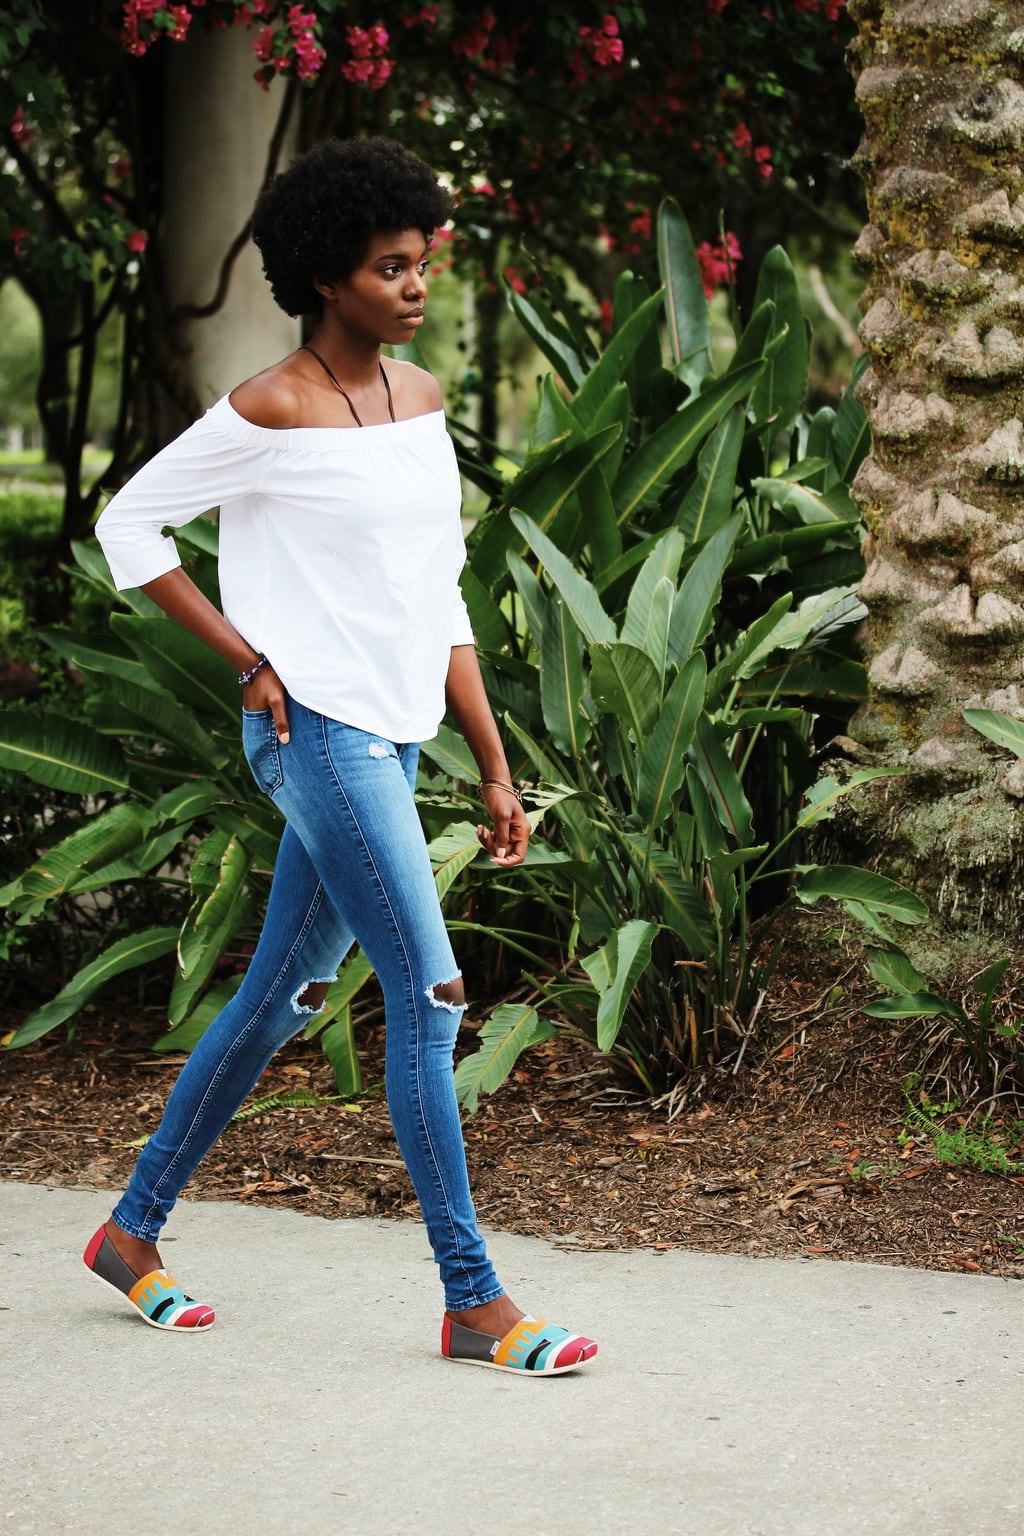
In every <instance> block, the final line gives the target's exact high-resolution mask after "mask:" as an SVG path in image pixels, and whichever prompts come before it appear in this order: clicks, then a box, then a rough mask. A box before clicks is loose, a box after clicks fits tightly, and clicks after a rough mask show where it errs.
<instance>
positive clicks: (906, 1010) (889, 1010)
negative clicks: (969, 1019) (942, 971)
mask: <svg viewBox="0 0 1024 1536" xmlns="http://www.w3.org/2000/svg"><path fill="white" fill-rule="evenodd" d="M861 1012H862V1013H866V1014H869V1015H870V1017H871V1018H873V1019H955V1020H957V1021H959V1020H962V1019H963V1016H964V1015H963V1010H962V1009H961V1008H958V1007H957V1006H956V1004H955V1003H951V1002H950V1001H949V999H948V998H945V997H938V996H937V995H936V994H935V993H934V992H911V993H906V994H901V995H899V996H897V997H882V998H879V999H878V1001H877V1002H875V1003H865V1005H864V1007H863V1008H862V1009H861Z"/></svg>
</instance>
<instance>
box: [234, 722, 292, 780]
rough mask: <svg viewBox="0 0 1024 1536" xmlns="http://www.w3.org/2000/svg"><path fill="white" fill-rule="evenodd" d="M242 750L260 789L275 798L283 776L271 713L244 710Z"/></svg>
mask: <svg viewBox="0 0 1024 1536" xmlns="http://www.w3.org/2000/svg"><path fill="white" fill-rule="evenodd" d="M242 750H243V751H244V753H245V757H246V761H247V763H248V764H249V769H250V772H251V773H252V776H253V778H254V779H255V780H256V785H257V788H259V789H261V790H262V791H263V793H264V794H265V795H270V796H271V797H272V796H273V795H274V794H275V792H276V791H277V790H279V789H280V788H281V785H282V784H283V783H284V772H283V770H282V768H281V744H280V742H279V741H278V739H277V730H276V727H275V725H274V716H273V714H272V712H271V711H270V710H269V709H260V710H251V709H243V711H242Z"/></svg>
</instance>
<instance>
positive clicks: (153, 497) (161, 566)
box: [96, 381, 288, 741]
mask: <svg viewBox="0 0 1024 1536" xmlns="http://www.w3.org/2000/svg"><path fill="white" fill-rule="evenodd" d="M251 382H252V383H256V382H257V381H251ZM278 393H279V391H278ZM260 424H261V423H260V422H256V423H251V424H249V423H247V422H246V421H245V420H242V419H240V417H239V415H238V413H237V412H235V411H234V410H233V409H231V410H225V408H224V405H223V404H220V405H219V406H218V407H217V408H216V409H215V410H214V411H212V412H208V413H207V415H206V416H204V417H201V418H200V420H199V421H197V422H194V423H193V425H192V426H191V427H189V428H188V429H187V430H186V431H185V432H183V433H182V434H181V436H180V437H178V438H176V439H175V440H174V442H173V443H169V444H168V446H167V447H166V448H164V449H162V450H161V452H160V453H158V454H157V455H156V457H155V458H153V459H151V460H150V461H149V463H148V464H146V465H144V466H143V468H142V469H140V470H139V472H138V473H137V474H136V475H134V476H133V477H132V479H131V480H129V482H128V484H127V485H125V486H124V487H122V489H121V490H120V491H118V492H117V494H116V495H115V496H114V497H112V499H111V500H110V502H109V503H108V504H107V506H106V507H105V508H104V510H103V512H102V513H101V514H100V517H99V520H98V522H97V524H96V534H97V537H98V538H99V541H100V544H101V546H102V548H103V553H104V555H105V556H106V558H107V563H108V565H109V566H110V570H111V574H112V576H113V578H114V585H115V586H116V587H117V588H118V589H119V590H123V589H124V588H126V587H140V588H141V589H142V591H143V592H145V593H146V594H147V596H149V597H151V598H152V599H153V601H154V602H155V603H157V604H158V606H159V607H161V608H162V609H163V610H164V612H165V613H166V614H167V615H168V616H169V617H170V618H172V619H174V620H175V621H176V622H177V623H179V624H181V625H183V626H184V628H185V629H187V630H189V631H190V632H191V633H192V634H193V635H195V636H196V637H197V638H198V639H200V640H202V641H203V643H204V644H206V645H208V646H209V647H210V649H211V650H213V651H215V652H216V653H217V655H218V656H222V657H223V658H224V660H225V661H227V662H228V663H229V664H230V665H231V666H232V667H233V668H234V670H235V671H236V672H238V673H241V672H248V671H250V670H251V669H252V667H253V666H254V665H255V663H256V661H257V660H258V652H257V651H256V650H255V649H254V647H253V646H252V645H251V644H250V642H249V641H248V640H246V639H245V638H244V636H242V635H240V634H239V632H238V631H237V630H236V629H235V627H234V625H233V624H232V623H231V622H230V620H229V619H227V618H225V616H224V615H223V614H222V613H221V612H220V611H219V609H217V608H216V607H215V606H214V605H213V603H211V602H210V601H209V599H208V598H207V597H205V596H204V595H203V593H202V592H201V591H200V590H199V588H198V587H197V586H196V585H195V583H194V582H193V581H192V580H191V578H190V577H189V576H188V575H187V574H186V573H185V571H183V570H182V568H181V563H180V560H179V558H178V552H177V550H176V549H175V547H174V543H173V540H172V539H170V538H167V537H166V536H165V535H164V533H163V530H164V528H168V527H170V528H180V527H182V526H184V524H186V523H189V522H191V521H192V519H193V518H195V517H197V516H199V514H200V513H202V512H205V511H206V510H207V509H208V508H210V507H215V506H221V505H223V504H224V503H225V502H230V501H233V500H235V499H237V498H239V497H242V496H246V495H249V494H251V492H252V491H253V489H254V488H255V487H257V486H258V485H259V484H260V483H261V480H262V478H263V475H264V471H265V466H266V457H267V454H268V451H270V450H269V449H268V445H267V442H266V440H265V436H264V434H260V433H258V432H257V433H255V434H254V433H253V432H252V431H251V425H260ZM271 661H272V658H271ZM285 699H286V695H285V691H284V687H283V685H282V683H281V680H280V678H279V677H278V676H277V674H276V673H275V672H274V670H273V667H272V665H265V666H262V667H261V668H260V670H259V671H258V672H257V674H256V676H255V677H254V678H253V680H252V682H251V683H250V684H248V685H247V686H246V687H245V688H244V689H243V690H242V703H243V705H244V707H245V708H246V709H271V710H272V711H273V715H274V723H275V725H276V727H277V732H278V736H279V738H280V739H281V740H282V741H287V740H288V718H287V714H286V710H285Z"/></svg>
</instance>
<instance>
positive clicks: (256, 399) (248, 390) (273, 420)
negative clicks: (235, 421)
mask: <svg viewBox="0 0 1024 1536" xmlns="http://www.w3.org/2000/svg"><path fill="white" fill-rule="evenodd" d="M228 399H229V401H230V402H231V406H232V409H233V410H236V411H237V412H238V414H239V416H243V417H244V418H245V420H246V421H248V422H251V423H252V425H253V426H254V427H275V428H277V429H278V430H281V429H283V428H286V427H293V426H295V424H296V422H297V421H298V419H299V411H300V405H301V402H300V397H299V391H298V389H297V388H296V383H295V377H294V374H293V372H292V370H291V369H290V368H289V367H288V366H287V362H285V363H275V365H274V367H273V368H265V369H264V370H263V372H262V373H257V374H254V375H253V377H252V378H251V379H246V381H245V383H244V384H239V385H237V386H236V387H235V388H234V389H233V390H232V391H231V393H230V395H229V396H228Z"/></svg>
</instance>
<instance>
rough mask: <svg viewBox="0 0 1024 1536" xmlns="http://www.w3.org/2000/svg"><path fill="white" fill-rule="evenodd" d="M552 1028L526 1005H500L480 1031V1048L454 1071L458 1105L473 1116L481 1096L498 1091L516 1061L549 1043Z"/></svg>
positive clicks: (552, 1026)
mask: <svg viewBox="0 0 1024 1536" xmlns="http://www.w3.org/2000/svg"><path fill="white" fill-rule="evenodd" d="M554 1033H555V1027H554V1025H553V1024H548V1023H546V1022H545V1021H544V1020H543V1019H541V1018H540V1017H539V1016H538V1013H537V1010H536V1008H531V1007H529V1006H528V1005H527V1004H525V1003H502V1004H501V1006H500V1007H499V1008H495V1010H494V1012H493V1013H492V1014H491V1017H490V1018H489V1019H488V1020H487V1022H486V1023H485V1024H484V1026H483V1028H482V1029H481V1030H480V1047H479V1049H478V1050H477V1051H474V1053H473V1055H472V1056H466V1057H465V1058H464V1059H463V1060H462V1061H460V1062H459V1065H458V1066H457V1067H456V1069H455V1092H456V1095H457V1097H458V1101H459V1103H460V1104H464V1105H465V1107H466V1108H467V1109H468V1110H469V1112H470V1114H472V1113H473V1112H474V1110H475V1109H476V1107H477V1104H478V1103H479V1100H480V1095H481V1093H493V1092H494V1091H495V1089H496V1088H500V1087H501V1085H502V1083H503V1082H504V1081H505V1079H506V1077H508V1075H509V1073H510V1072H511V1071H512V1068H513V1067H514V1066H515V1064H516V1062H517V1061H518V1060H519V1057H520V1056H521V1055H522V1053H523V1052H524V1051H525V1050H528V1049H529V1047H530V1046H532V1045H537V1044H538V1042H539V1041H541V1040H547V1039H549V1038H550V1037H551V1036H552V1035H553V1034H554Z"/></svg>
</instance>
